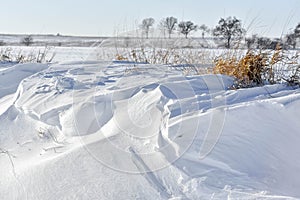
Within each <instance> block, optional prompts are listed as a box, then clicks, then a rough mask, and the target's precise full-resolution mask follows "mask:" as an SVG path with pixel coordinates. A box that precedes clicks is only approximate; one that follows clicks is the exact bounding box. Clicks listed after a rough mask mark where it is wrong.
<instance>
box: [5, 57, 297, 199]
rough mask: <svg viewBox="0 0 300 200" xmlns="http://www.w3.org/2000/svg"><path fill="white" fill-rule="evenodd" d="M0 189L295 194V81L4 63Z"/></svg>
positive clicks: (75, 195) (10, 192)
mask: <svg viewBox="0 0 300 200" xmlns="http://www.w3.org/2000/svg"><path fill="white" fill-rule="evenodd" d="M1 73H2V75H1V79H0V127H1V129H0V163H1V164H0V169H1V170H0V176H1V181H0V196H1V198H3V199H26V198H27V199H226V198H227V199H297V198H300V192H299V188H300V178H299V175H298V173H299V171H300V160H299V159H298V157H299V155H300V148H299V143H300V137H299V134H300V131H299V130H300V124H299V123H298V121H299V118H300V112H299V111H300V89H299V88H291V87H287V86H285V85H272V86H264V87H260V88H251V89H241V90H229V89H228V88H229V87H230V86H231V85H232V84H233V79H232V78H230V77H227V76H221V75H202V76H183V75H182V72H181V68H180V66H173V67H170V66H165V65H148V64H137V63H129V62H97V61H84V62H65V63H60V64H53V65H42V64H26V65H13V66H7V67H6V68H5V69H4V70H2V71H1Z"/></svg>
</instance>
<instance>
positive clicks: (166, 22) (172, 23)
mask: <svg viewBox="0 0 300 200" xmlns="http://www.w3.org/2000/svg"><path fill="white" fill-rule="evenodd" d="M177 22H178V20H177V19H176V18H175V17H167V18H166V19H163V20H162V21H161V24H162V26H163V27H164V28H165V29H166V30H167V32H168V34H169V38H171V35H172V33H173V31H174V30H175V28H176V24H177Z"/></svg>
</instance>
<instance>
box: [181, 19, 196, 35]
mask: <svg viewBox="0 0 300 200" xmlns="http://www.w3.org/2000/svg"><path fill="white" fill-rule="evenodd" d="M178 27H179V30H180V33H182V34H184V35H185V38H187V36H188V34H189V33H190V32H191V31H194V30H197V25H195V24H194V23H193V22H191V21H183V22H180V23H179V25H178Z"/></svg>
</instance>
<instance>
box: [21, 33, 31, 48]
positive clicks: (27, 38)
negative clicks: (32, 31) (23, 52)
mask: <svg viewBox="0 0 300 200" xmlns="http://www.w3.org/2000/svg"><path fill="white" fill-rule="evenodd" d="M21 43H22V44H25V45H26V46H30V45H31V44H33V38H32V36H31V35H29V36H26V37H24V38H23V39H22V40H21Z"/></svg>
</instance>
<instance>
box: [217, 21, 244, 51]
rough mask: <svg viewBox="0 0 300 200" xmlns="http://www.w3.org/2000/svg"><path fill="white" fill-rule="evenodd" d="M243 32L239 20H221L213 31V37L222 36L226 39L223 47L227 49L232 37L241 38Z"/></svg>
mask: <svg viewBox="0 0 300 200" xmlns="http://www.w3.org/2000/svg"><path fill="white" fill-rule="evenodd" d="M244 32H245V30H244V29H243V28H242V23H241V20H239V19H237V18H236V17H233V18H232V17H228V18H227V19H223V18H221V19H220V20H219V24H218V25H217V26H216V28H215V29H214V30H213V35H215V36H222V37H224V38H225V39H226V44H225V46H226V47H227V48H228V49H229V48H230V42H231V39H232V37H234V36H241V35H242V34H243V33H244Z"/></svg>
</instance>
